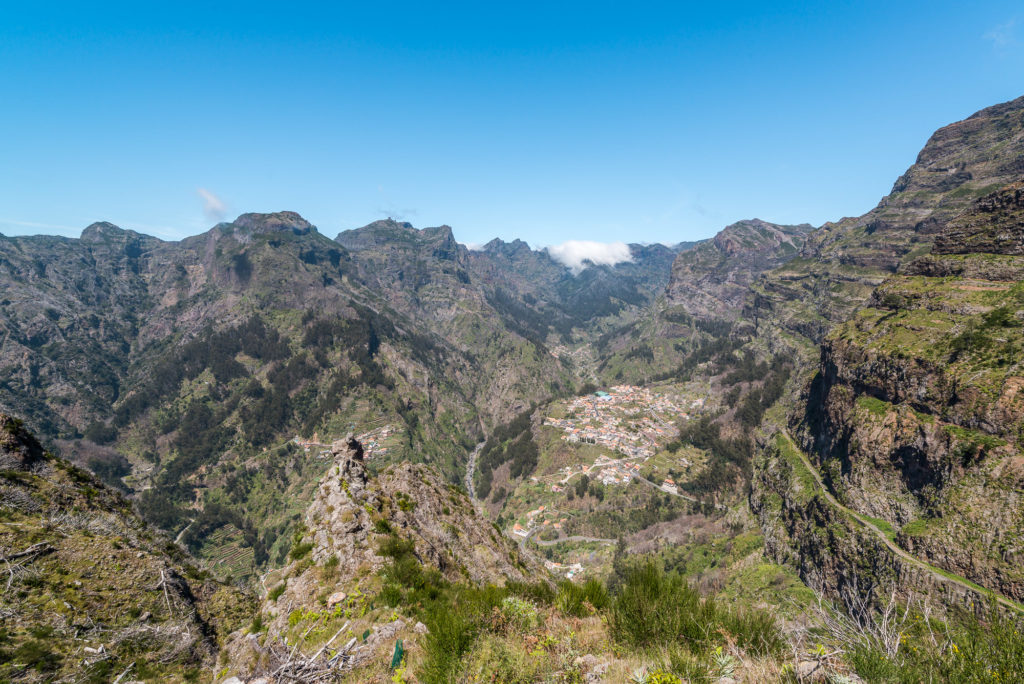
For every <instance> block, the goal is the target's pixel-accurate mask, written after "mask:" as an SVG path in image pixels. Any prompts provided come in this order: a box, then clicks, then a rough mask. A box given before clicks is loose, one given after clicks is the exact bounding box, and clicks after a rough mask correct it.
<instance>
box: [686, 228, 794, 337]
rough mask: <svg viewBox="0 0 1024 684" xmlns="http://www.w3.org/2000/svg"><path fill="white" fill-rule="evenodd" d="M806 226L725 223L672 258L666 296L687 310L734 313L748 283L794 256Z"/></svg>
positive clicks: (723, 314)
mask: <svg viewBox="0 0 1024 684" xmlns="http://www.w3.org/2000/svg"><path fill="white" fill-rule="evenodd" d="M811 230H812V228H811V226H810V225H808V224H802V225H798V226H783V225H778V224H775V223H768V222H767V221H762V220H760V219H752V220H749V221H739V222H737V223H734V224H732V225H730V226H726V227H725V228H723V229H722V230H721V231H719V233H718V234H717V235H715V237H714V238H712V239H711V240H706V241H704V242H702V243H700V244H698V245H697V246H696V247H694V248H693V249H689V250H687V251H685V252H682V253H680V254H679V255H678V256H677V257H676V258H675V260H674V261H673V263H672V276H671V278H670V280H669V283H668V286H667V289H666V293H667V296H668V300H669V302H670V303H672V304H675V305H678V306H679V307H681V308H682V309H683V310H685V311H686V312H687V313H689V314H691V315H695V316H704V317H708V318H728V319H735V318H736V317H737V316H738V315H739V313H740V311H741V310H742V308H743V306H744V304H745V302H746V300H747V297H748V294H749V288H750V283H751V282H753V280H754V279H755V278H756V277H757V276H758V275H759V274H760V273H761V272H763V271H767V270H770V269H773V268H776V267H777V266H780V265H781V264H783V263H785V262H786V261H788V260H790V259H792V258H793V257H795V256H796V255H797V254H798V253H799V251H800V248H801V247H802V246H803V244H804V240H805V239H806V238H807V235H808V234H809V233H810V232H811Z"/></svg>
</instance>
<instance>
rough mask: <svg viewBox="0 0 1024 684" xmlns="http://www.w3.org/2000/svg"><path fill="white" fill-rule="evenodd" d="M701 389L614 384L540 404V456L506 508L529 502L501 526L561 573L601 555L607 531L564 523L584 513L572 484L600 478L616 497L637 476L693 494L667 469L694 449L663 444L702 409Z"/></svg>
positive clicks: (677, 467)
mask: <svg viewBox="0 0 1024 684" xmlns="http://www.w3.org/2000/svg"><path fill="white" fill-rule="evenodd" d="M705 396H706V395H705V393H704V392H701V391H692V390H691V391H688V392H687V391H684V390H681V389H678V388H676V387H674V386H667V387H655V388H650V387H637V386H631V385H618V386H614V387H610V388H608V390H607V391H596V392H594V393H593V394H588V395H585V396H581V397H576V398H574V399H571V400H566V401H560V402H555V403H553V404H550V405H549V406H547V407H545V409H543V410H544V414H543V418H542V420H541V430H542V431H541V433H540V441H541V453H542V462H541V464H540V467H538V468H537V469H536V470H535V473H534V474H533V475H531V476H530V477H528V478H527V479H526V480H524V481H523V482H522V483H521V484H520V485H519V487H518V488H517V490H516V492H515V498H516V500H517V501H521V502H522V503H521V504H519V505H521V506H522V507H521V508H520V507H519V505H513V506H511V507H510V508H506V510H510V509H511V511H510V512H513V511H514V510H515V509H516V508H519V510H523V509H525V508H526V504H529V503H530V502H532V503H533V506H532V508H530V509H529V510H527V511H526V512H525V513H521V514H520V515H516V516H514V517H513V518H512V519H510V520H509V523H510V526H509V527H508V528H506V530H507V532H508V533H509V534H510V535H511V536H512V537H513V538H514V539H517V540H518V541H519V543H520V544H521V545H525V544H526V543H527V542H528V541H530V543H531V544H536V545H537V548H538V549H540V550H541V551H543V552H544V554H545V555H546V556H547V558H546V560H544V564H545V566H546V567H547V568H548V570H550V571H551V572H553V573H556V574H559V575H562V576H565V577H569V578H572V577H574V576H576V575H579V574H580V573H581V572H585V571H586V568H587V567H589V566H593V565H594V563H596V562H605V561H607V560H608V559H609V558H610V556H609V554H610V553H611V548H612V547H613V546H614V543H613V542H614V540H613V539H611V538H596V537H584V536H578V535H576V534H575V533H569V532H567V530H566V526H567V523H569V522H570V521H572V520H573V519H574V518H578V516H580V515H581V514H582V511H581V510H580V509H579V508H578V506H577V505H574V504H573V503H572V499H573V495H574V490H578V488H583V487H587V488H590V487H594V486H599V487H601V488H604V489H605V491H607V492H608V494H607V496H608V497H614V496H616V494H615V492H618V491H621V492H623V495H625V492H626V491H627V489H628V488H629V485H631V484H633V483H634V482H639V483H640V484H641V485H642V486H643V487H644V488H645V490H646V488H648V487H649V488H650V490H653V491H660V492H661V493H662V494H668V495H672V497H673V498H675V497H679V499H688V500H690V501H694V499H693V498H692V497H690V496H688V495H687V494H684V493H682V492H681V490H680V488H679V484H680V483H677V482H676V479H675V478H674V477H673V476H672V474H671V473H676V472H678V473H683V472H689V471H690V468H691V466H693V465H694V463H693V462H692V461H691V459H690V458H688V457H687V456H691V457H692V456H693V453H692V451H691V450H686V449H682V450H678V451H676V452H668V451H666V450H665V446H666V444H668V443H670V442H672V441H673V440H675V439H676V438H677V437H678V436H679V428H678V424H679V423H680V422H681V421H686V420H689V419H690V418H691V416H694V415H697V414H700V413H702V412H703V411H704V410H705V409H706V407H705ZM559 444H560V445H561V446H558V445H559ZM545 457H546V458H545ZM545 461H546V462H545ZM580 478H585V479H586V483H585V484H581V483H580ZM650 490H648V491H650ZM630 496H632V495H630ZM679 499H676V500H679ZM567 501H568V502H569V503H568V504H566V502H567ZM605 536H608V535H605Z"/></svg>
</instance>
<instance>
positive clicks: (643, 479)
mask: <svg viewBox="0 0 1024 684" xmlns="http://www.w3.org/2000/svg"><path fill="white" fill-rule="evenodd" d="M633 477H635V478H636V479H638V480H640V481H641V482H646V483H647V484H649V485H650V486H652V487H654V488H655V489H657V490H658V491H659V492H665V494H671V495H672V496H677V497H679V498H680V499H686V500H687V501H692V502H693V503H701V501H700V499H695V498H693V497H692V496H690V495H689V494H679V493H678V492H676V493H673V492H666V491H665V490H664V489H662V488H661V486H659V485H657V484H655V483H653V482H651V481H650V480H648V479H647V478H646V477H641V476H640V475H634V476H633ZM715 508H717V509H718V510H720V511H727V510H729V507H728V506H725V505H723V504H718V503H716V504H715Z"/></svg>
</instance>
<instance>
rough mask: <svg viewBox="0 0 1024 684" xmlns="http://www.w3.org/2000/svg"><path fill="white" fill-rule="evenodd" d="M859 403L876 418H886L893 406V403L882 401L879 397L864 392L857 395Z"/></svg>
mask: <svg viewBox="0 0 1024 684" xmlns="http://www.w3.org/2000/svg"><path fill="white" fill-rule="evenodd" d="M857 405H858V406H860V407H861V408H862V409H864V410H866V411H867V412H868V413H870V414H871V415H873V416H875V417H876V418H885V415H886V414H887V413H888V412H889V409H890V408H892V404H890V403H889V402H886V401H882V400H881V399H877V398H875V397H871V396H868V395H866V394H862V395H861V396H859V397H857Z"/></svg>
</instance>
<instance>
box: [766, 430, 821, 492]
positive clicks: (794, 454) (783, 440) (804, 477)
mask: <svg viewBox="0 0 1024 684" xmlns="http://www.w3.org/2000/svg"><path fill="white" fill-rule="evenodd" d="M775 448H776V450H777V451H778V453H779V454H780V455H781V456H782V457H783V458H784V459H785V460H786V463H788V464H789V465H790V467H791V468H792V470H793V476H794V477H795V478H796V479H797V481H798V482H799V483H800V485H801V486H802V487H803V489H804V490H806V491H808V492H813V491H815V490H816V489H817V488H818V481H817V480H816V479H815V478H814V474H813V473H811V471H810V470H808V469H807V466H806V465H804V461H803V459H802V458H800V453H799V452H798V451H797V450H796V445H795V444H793V442H791V441H790V439H789V438H788V437H787V436H786V435H784V434H783V433H781V432H780V433H778V434H777V435H775Z"/></svg>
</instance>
